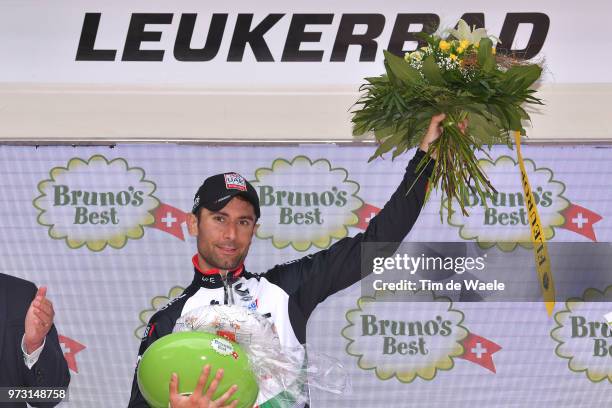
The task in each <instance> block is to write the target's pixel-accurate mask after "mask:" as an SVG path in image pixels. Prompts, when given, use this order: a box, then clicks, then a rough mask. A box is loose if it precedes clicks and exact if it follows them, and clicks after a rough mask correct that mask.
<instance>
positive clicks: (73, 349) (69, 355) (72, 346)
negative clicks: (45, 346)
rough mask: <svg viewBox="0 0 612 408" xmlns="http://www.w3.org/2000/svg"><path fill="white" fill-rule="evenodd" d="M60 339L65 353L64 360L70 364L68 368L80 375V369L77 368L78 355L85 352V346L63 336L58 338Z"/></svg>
mask: <svg viewBox="0 0 612 408" xmlns="http://www.w3.org/2000/svg"><path fill="white" fill-rule="evenodd" d="M58 338H59V342H60V345H61V347H62V350H63V351H64V358H65V359H66V363H68V368H69V369H70V370H72V371H74V372H75V373H78V372H79V368H78V366H77V361H76V355H77V354H78V353H79V352H81V351H82V350H84V349H85V346H84V345H82V344H81V343H79V342H78V341H76V340H73V339H71V338H70V337H66V336H62V335H61V334H60V335H59V336H58Z"/></svg>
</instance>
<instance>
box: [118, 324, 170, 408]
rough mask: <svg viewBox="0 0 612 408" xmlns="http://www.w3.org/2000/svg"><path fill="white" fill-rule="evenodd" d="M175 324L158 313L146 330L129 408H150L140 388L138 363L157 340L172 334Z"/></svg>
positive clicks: (139, 350)
mask: <svg viewBox="0 0 612 408" xmlns="http://www.w3.org/2000/svg"><path fill="white" fill-rule="evenodd" d="M172 328H173V324H172V323H171V322H170V320H169V319H167V318H166V317H165V316H163V315H160V314H159V313H156V314H155V315H153V317H151V320H149V324H148V325H147V328H146V329H145V333H144V336H143V337H142V340H141V343H140V348H139V349H138V359H137V363H136V369H135V370H134V379H133V380H132V394H131V395H130V402H129V403H128V408H149V404H147V402H146V401H145V399H144V397H143V395H142V393H141V392H140V388H138V376H137V373H138V363H140V359H141V358H142V355H143V354H144V352H145V351H146V350H147V349H148V348H149V346H150V345H151V344H153V342H155V340H157V339H159V338H160V337H163V336H165V335H167V334H170V333H172Z"/></svg>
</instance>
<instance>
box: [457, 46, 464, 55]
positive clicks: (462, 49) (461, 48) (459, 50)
mask: <svg viewBox="0 0 612 408" xmlns="http://www.w3.org/2000/svg"><path fill="white" fill-rule="evenodd" d="M463 51H465V48H464V47H459V48H457V54H463Z"/></svg>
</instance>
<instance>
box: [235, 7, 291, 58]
mask: <svg viewBox="0 0 612 408" xmlns="http://www.w3.org/2000/svg"><path fill="white" fill-rule="evenodd" d="M283 16H284V14H268V15H267V16H266V18H264V19H263V20H262V21H261V23H259V24H258V25H257V26H256V27H255V28H254V29H253V30H251V22H252V21H253V14H238V18H237V19H236V26H235V27H234V35H233V37H232V42H231V44H230V48H229V51H228V54H227V60H228V61H237V62H239V61H242V57H243V56H244V49H245V48H246V45H247V44H249V45H250V46H251V49H252V50H253V54H254V55H255V59H256V60H257V61H259V62H274V58H273V57H272V53H270V48H268V44H266V40H265V39H264V38H263V36H264V34H265V33H267V32H268V30H270V29H271V28H272V27H273V26H274V24H276V23H278V21H279V20H280V19H281V18H283Z"/></svg>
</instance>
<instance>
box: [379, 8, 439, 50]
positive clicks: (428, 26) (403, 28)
mask: <svg viewBox="0 0 612 408" xmlns="http://www.w3.org/2000/svg"><path fill="white" fill-rule="evenodd" d="M413 24H422V25H423V28H422V29H421V31H408V30H409V29H410V26H411V25H413ZM439 26H440V17H439V16H438V15H437V14H398V15H397V19H396V20H395V25H394V26H393V31H392V32H391V39H390V40H389V47H388V50H389V51H390V52H392V53H393V54H395V55H399V56H401V57H403V56H404V53H405V52H406V51H413V50H415V49H417V48H419V47H423V46H425V45H426V44H425V42H424V41H421V40H419V39H418V38H416V37H415V34H416V33H417V32H425V33H428V34H432V33H433V32H435V31H436V30H437V29H438V27H439ZM406 41H416V42H418V45H417V47H415V48H413V49H412V50H404V43H405V42H406Z"/></svg>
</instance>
